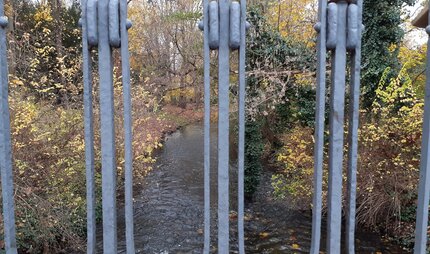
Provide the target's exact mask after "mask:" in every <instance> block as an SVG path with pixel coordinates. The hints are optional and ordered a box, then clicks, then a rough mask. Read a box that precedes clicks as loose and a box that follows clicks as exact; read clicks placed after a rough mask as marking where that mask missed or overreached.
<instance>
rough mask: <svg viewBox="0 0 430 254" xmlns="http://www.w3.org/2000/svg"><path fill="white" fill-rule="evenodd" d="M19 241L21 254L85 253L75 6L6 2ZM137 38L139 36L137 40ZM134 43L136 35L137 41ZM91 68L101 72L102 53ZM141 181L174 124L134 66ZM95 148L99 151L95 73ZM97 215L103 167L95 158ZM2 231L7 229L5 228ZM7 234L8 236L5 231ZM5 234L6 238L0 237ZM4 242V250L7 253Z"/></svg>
mask: <svg viewBox="0 0 430 254" xmlns="http://www.w3.org/2000/svg"><path fill="white" fill-rule="evenodd" d="M6 13H7V15H8V17H10V21H11V22H10V27H9V28H8V42H9V43H8V48H9V51H8V55H9V73H10V75H9V85H10V96H9V101H10V107H11V127H12V141H13V147H12V148H13V157H14V158H13V159H14V180H15V192H16V194H15V202H16V223H17V241H18V247H19V251H20V252H23V253H60V252H63V253H70V252H76V251H78V252H83V251H84V248H85V237H86V187H85V186H86V183H85V156H84V155H85V151H84V149H85V147H84V133H83V130H84V127H83V103H82V96H83V94H82V71H81V70H82V57H81V54H82V53H81V36H80V33H81V31H80V29H79V27H78V19H79V16H80V6H79V4H78V2H77V1H71V2H67V3H66V2H63V1H47V2H46V1H42V2H36V1H30V0H17V1H15V0H14V1H8V2H6ZM132 36H133V34H132ZM132 39H133V40H135V39H134V37H132ZM93 56H94V57H93V60H94V61H93V62H94V65H95V67H96V66H97V58H96V52H95V51H94V52H93ZM114 62H115V67H114V93H115V94H114V95H115V128H116V134H117V151H116V154H117V165H118V168H117V169H118V195H119V196H121V192H120V190H121V189H122V183H123V182H124V181H123V161H124V159H123V129H122V125H123V122H122V85H121V81H120V80H121V78H120V77H121V76H120V75H121V74H120V68H119V67H118V66H119V64H120V61H119V58H118V54H117V53H116V52H115V53H114ZM133 67H134V68H135V69H133V70H132V75H133V80H132V82H133V91H132V96H133V106H134V110H133V117H134V123H133V129H134V140H133V149H134V159H135V160H134V167H135V177H137V179H138V178H139V177H142V176H144V175H145V174H146V173H147V172H148V170H150V169H151V165H152V164H153V162H154V158H153V152H154V151H155V149H157V148H159V147H161V138H162V136H163V131H166V130H171V129H172V128H174V126H175V122H174V121H171V120H169V119H170V118H171V117H170V116H168V115H166V114H163V113H161V112H159V111H158V99H157V94H154V93H151V92H149V91H148V89H147V87H149V85H150V84H151V83H150V80H148V79H146V78H145V77H143V74H142V73H141V72H139V71H135V70H136V69H137V68H136V65H134V66H133ZM93 72H94V73H93V74H94V77H95V78H94V84H95V87H94V91H93V93H94V95H93V98H94V101H93V103H94V128H95V143H94V145H95V148H96V149H95V150H96V151H100V147H99V143H100V135H99V131H98V130H99V111H98V99H97V98H98V96H97V90H98V86H97V78H96V76H97V71H96V69H94V70H93ZM95 161H96V165H95V170H96V187H97V189H96V194H97V216H98V218H100V217H101V213H100V212H101V211H100V208H101V204H100V203H101V202H100V201H101V199H100V198H101V195H100V194H101V175H100V170H101V165H100V154H99V153H98V152H96V160H95ZM2 230H3V229H2ZM1 232H2V231H1ZM0 234H3V233H0ZM2 247H3V246H2V242H1V241H0V249H1V248H2Z"/></svg>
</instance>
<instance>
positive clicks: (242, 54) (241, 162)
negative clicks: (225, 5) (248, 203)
mask: <svg viewBox="0 0 430 254" xmlns="http://www.w3.org/2000/svg"><path fill="white" fill-rule="evenodd" d="M245 72H246V0H242V1H240V48H239V148H238V212H237V213H238V234H239V235H238V242H239V253H240V254H245V232H244V215H245V204H244V196H245V193H244V190H245V179H244V178H245V98H246V78H245Z"/></svg>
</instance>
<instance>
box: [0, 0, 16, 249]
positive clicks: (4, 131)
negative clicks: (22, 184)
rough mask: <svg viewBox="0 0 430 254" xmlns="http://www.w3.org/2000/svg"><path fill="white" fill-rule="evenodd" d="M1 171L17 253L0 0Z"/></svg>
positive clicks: (7, 230) (7, 239) (8, 232)
mask: <svg viewBox="0 0 430 254" xmlns="http://www.w3.org/2000/svg"><path fill="white" fill-rule="evenodd" d="M0 17H1V24H0V171H1V188H2V202H3V221H4V244H5V249H6V253H7V254H15V253H17V247H16V227H15V204H14V199H13V198H14V190H13V189H14V187H13V169H12V142H11V132H10V130H11V129H10V112H9V98H8V97H9V84H8V65H7V46H6V45H7V44H6V40H7V38H6V28H7V24H8V20H7V17H5V16H4V2H3V0H1V1H0Z"/></svg>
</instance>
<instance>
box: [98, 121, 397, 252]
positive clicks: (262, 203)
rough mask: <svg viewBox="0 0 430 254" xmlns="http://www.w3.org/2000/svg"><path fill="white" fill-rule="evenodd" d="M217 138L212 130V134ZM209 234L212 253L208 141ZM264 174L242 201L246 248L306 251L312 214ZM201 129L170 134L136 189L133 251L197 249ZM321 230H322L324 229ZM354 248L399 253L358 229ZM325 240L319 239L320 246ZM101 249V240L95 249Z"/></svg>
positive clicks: (200, 239)
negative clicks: (277, 194) (281, 195)
mask: <svg viewBox="0 0 430 254" xmlns="http://www.w3.org/2000/svg"><path fill="white" fill-rule="evenodd" d="M211 135H212V139H213V140H216V136H217V133H216V129H214V130H213V131H212V133H211ZM211 146H212V156H211V163H212V166H211V168H212V216H213V218H212V219H213V220H212V238H213V242H212V244H213V252H214V253H216V245H217V244H216V223H215V219H216V218H214V216H216V203H217V200H216V198H217V195H216V179H217V176H216V167H217V165H216V161H217V157H216V148H217V144H216V141H214V142H212V144H211ZM235 171H236V169H235V167H233V166H232V167H231V179H232V185H233V186H232V194H231V209H230V210H231V211H232V212H231V216H230V217H231V220H230V222H231V250H232V251H231V252H232V253H235V252H237V243H236V235H237V226H236V225H237V219H236V216H235V212H234V211H235V210H236V203H237V202H236V196H235V195H236V191H235V187H234V186H235V181H236V179H237V177H236V173H235ZM270 178H271V175H270V173H264V174H263V177H262V184H261V186H260V188H259V191H258V193H257V194H256V198H255V201H254V202H253V203H250V204H247V205H246V216H245V217H246V221H245V230H246V232H245V234H246V251H247V253H309V249H310V241H311V229H312V218H311V214H310V213H309V212H300V211H296V210H293V209H291V208H290V207H289V206H288V202H287V201H278V200H275V199H274V198H273V195H272V191H273V190H272V187H271V186H270ZM203 202H204V200H203V128H202V126H200V125H193V126H188V127H186V128H184V129H183V130H181V131H178V132H176V133H174V134H172V135H170V136H169V137H168V138H167V139H166V142H165V145H164V148H163V150H162V151H160V153H159V156H158V161H157V164H156V167H154V170H153V171H152V172H151V173H149V175H148V176H147V177H146V178H145V180H144V182H143V184H142V186H141V188H139V190H138V191H136V192H135V240H136V252H137V253H151V254H152V253H202V249H203V212H204V211H203ZM118 216H119V232H118V238H119V241H120V243H119V252H120V253H125V240H124V238H125V236H124V235H125V233H124V232H125V229H124V224H123V220H124V212H123V211H122V210H120V211H119V213H118ZM323 235H324V234H323ZM357 238H358V239H357V247H356V249H357V253H402V251H401V249H400V248H398V247H397V246H393V245H389V244H387V243H385V242H384V241H383V240H381V237H379V236H377V235H375V234H369V233H358V234H357ZM324 242H325V239H322V245H323V247H324ZM99 249H101V244H100V248H99Z"/></svg>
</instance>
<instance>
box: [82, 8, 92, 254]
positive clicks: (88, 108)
mask: <svg viewBox="0 0 430 254" xmlns="http://www.w3.org/2000/svg"><path fill="white" fill-rule="evenodd" d="M81 6H82V18H81V21H82V52H83V56H82V58H83V59H82V62H83V70H82V72H83V82H84V121H85V122H84V129H85V167H86V185H87V186H86V188H87V253H88V254H94V253H96V212H95V211H96V210H95V206H96V197H95V176H94V124H93V117H94V115H93V84H92V75H91V73H92V68H91V50H90V48H89V44H88V34H87V32H88V29H87V24H88V20H87V8H86V6H87V0H82V1H81Z"/></svg>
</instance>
